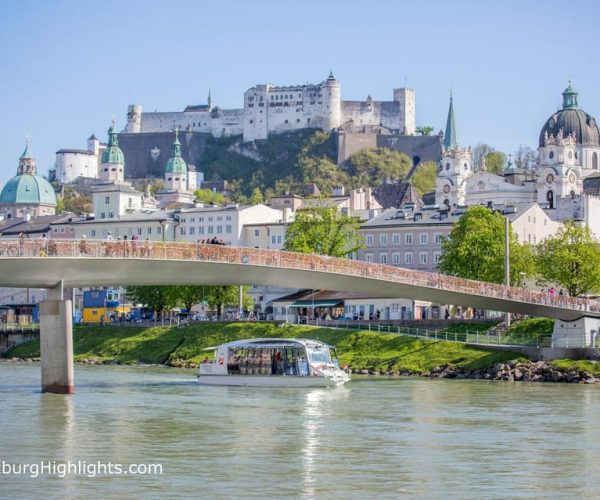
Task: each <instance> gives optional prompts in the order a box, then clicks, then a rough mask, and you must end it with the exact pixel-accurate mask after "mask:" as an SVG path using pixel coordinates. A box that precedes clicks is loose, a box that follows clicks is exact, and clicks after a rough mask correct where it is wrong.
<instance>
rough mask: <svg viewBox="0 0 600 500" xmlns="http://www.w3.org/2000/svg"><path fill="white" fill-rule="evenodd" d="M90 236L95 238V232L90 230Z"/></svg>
mask: <svg viewBox="0 0 600 500" xmlns="http://www.w3.org/2000/svg"><path fill="white" fill-rule="evenodd" d="M90 236H92V238H93V237H95V236H96V230H95V229H92V230H91V231H90Z"/></svg>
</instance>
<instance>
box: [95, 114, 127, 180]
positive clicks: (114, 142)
mask: <svg viewBox="0 0 600 500" xmlns="http://www.w3.org/2000/svg"><path fill="white" fill-rule="evenodd" d="M118 135H119V134H118V133H117V130H116V129H115V122H114V121H113V122H112V125H111V127H110V128H109V129H108V144H107V146H106V149H105V150H104V153H103V154H102V163H101V164H100V180H102V181H105V182H114V183H115V184H122V183H123V182H124V180H125V157H124V156H123V151H121V148H120V147H119V139H118Z"/></svg>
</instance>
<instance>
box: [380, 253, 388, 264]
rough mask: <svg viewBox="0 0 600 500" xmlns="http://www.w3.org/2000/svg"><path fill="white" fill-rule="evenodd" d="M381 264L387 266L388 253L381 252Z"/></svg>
mask: <svg viewBox="0 0 600 500" xmlns="http://www.w3.org/2000/svg"><path fill="white" fill-rule="evenodd" d="M379 263H380V264H387V252H381V253H380V254H379Z"/></svg>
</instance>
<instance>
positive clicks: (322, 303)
mask: <svg viewBox="0 0 600 500" xmlns="http://www.w3.org/2000/svg"><path fill="white" fill-rule="evenodd" d="M342 304H343V302H342V301H341V300H297V301H296V302H294V303H293V304H290V305H289V306H288V307H309V308H312V307H336V306H341V305H342Z"/></svg>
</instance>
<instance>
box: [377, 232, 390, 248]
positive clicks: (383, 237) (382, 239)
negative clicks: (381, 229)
mask: <svg viewBox="0 0 600 500" xmlns="http://www.w3.org/2000/svg"><path fill="white" fill-rule="evenodd" d="M387 241H388V240H387V234H380V235H379V244H380V245H381V246H382V247H383V246H386V245H387Z"/></svg>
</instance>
